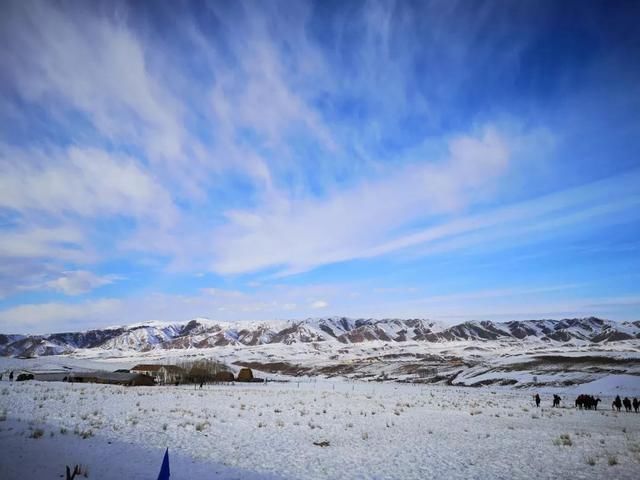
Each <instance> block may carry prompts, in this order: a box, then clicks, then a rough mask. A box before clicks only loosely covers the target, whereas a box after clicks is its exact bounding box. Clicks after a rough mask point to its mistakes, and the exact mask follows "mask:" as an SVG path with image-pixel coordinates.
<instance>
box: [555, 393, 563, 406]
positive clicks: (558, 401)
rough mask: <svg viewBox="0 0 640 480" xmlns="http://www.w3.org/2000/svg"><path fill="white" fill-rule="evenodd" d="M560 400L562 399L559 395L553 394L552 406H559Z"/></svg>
mask: <svg viewBox="0 0 640 480" xmlns="http://www.w3.org/2000/svg"><path fill="white" fill-rule="evenodd" d="M560 400H562V399H561V398H560V395H554V396H553V406H554V407H559V406H560Z"/></svg>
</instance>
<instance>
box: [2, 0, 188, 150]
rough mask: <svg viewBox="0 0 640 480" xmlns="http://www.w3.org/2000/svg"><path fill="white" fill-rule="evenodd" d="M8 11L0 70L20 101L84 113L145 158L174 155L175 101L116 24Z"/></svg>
mask: <svg viewBox="0 0 640 480" xmlns="http://www.w3.org/2000/svg"><path fill="white" fill-rule="evenodd" d="M11 7H12V8H9V9H7V11H6V12H5V14H6V16H5V21H3V23H2V26H3V30H4V31H5V35H6V36H7V37H8V38H10V39H11V45H12V46H13V48H12V49H11V50H9V51H5V52H3V55H2V56H1V57H0V65H2V68H3V71H6V72H7V74H9V75H10V76H11V78H12V79H13V84H14V85H15V86H16V87H17V88H18V91H19V93H20V94H21V95H23V96H24V97H25V98H27V99H29V100H31V101H35V102H39V101H44V100H47V101H51V100H54V101H55V100H59V101H60V102H62V103H58V106H60V105H61V104H64V105H65V106H67V107H71V108H73V109H76V110H78V111H81V112H84V113H86V114H88V116H89V119H90V121H91V122H92V123H93V125H94V126H95V127H96V128H97V129H98V130H99V131H100V132H101V133H102V134H104V135H105V136H106V137H107V138H112V139H113V138H121V139H126V140H129V141H134V142H137V143H139V144H142V145H145V146H146V148H147V150H148V151H149V152H151V153H153V156H152V158H157V157H158V156H162V157H167V156H169V157H171V156H176V155H178V154H179V153H180V151H181V148H182V141H183V139H182V137H183V131H182V127H181V125H180V122H179V120H178V118H177V115H176V105H175V101H174V100H173V99H172V98H171V97H170V95H169V94H168V93H167V91H166V90H165V89H164V88H163V87H162V86H161V85H160V83H159V82H157V81H156V80H155V78H154V76H153V75H152V74H151V73H150V71H149V66H148V64H147V61H146V59H145V52H144V50H143V47H142V45H141V43H140V42H139V40H138V39H137V38H136V37H135V36H134V35H133V34H132V33H131V31H130V30H128V29H127V27H126V23H125V22H124V21H123V18H118V17H117V16H116V15H111V16H108V15H96V14H95V11H92V10H93V9H90V10H85V9H84V8H82V7H80V8H74V9H66V10H65V11H62V9H60V8H58V7H56V6H55V5H54V4H50V3H48V2H37V3H33V4H31V5H23V4H20V3H19V2H18V3H14V4H13V5H12V6H11ZM106 11H107V10H105V12H106ZM27 26H29V27H30V28H27Z"/></svg>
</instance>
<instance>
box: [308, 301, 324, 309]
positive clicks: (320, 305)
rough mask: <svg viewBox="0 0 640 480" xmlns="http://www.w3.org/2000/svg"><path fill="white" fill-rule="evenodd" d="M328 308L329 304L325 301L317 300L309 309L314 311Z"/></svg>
mask: <svg viewBox="0 0 640 480" xmlns="http://www.w3.org/2000/svg"><path fill="white" fill-rule="evenodd" d="M328 306H329V304H328V303H327V302H325V301H324V300H316V301H315V302H312V303H311V305H309V307H310V308H313V309H319V308H327V307H328Z"/></svg>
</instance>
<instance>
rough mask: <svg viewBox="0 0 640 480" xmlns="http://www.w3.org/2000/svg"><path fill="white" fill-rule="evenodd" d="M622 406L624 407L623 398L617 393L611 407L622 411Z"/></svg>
mask: <svg viewBox="0 0 640 480" xmlns="http://www.w3.org/2000/svg"><path fill="white" fill-rule="evenodd" d="M621 408H622V400H620V395H616V399H615V400H614V401H613V403H612V404H611V409H612V410H618V411H620V409H621Z"/></svg>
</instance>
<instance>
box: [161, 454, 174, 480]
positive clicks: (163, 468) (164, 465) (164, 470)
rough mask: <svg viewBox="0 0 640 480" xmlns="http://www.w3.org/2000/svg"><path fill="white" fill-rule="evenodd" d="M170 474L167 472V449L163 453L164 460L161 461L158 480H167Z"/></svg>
mask: <svg viewBox="0 0 640 480" xmlns="http://www.w3.org/2000/svg"><path fill="white" fill-rule="evenodd" d="M170 476H171V472H170V471H169V449H168V448H167V450H166V451H165V452H164V458H163V459H162V466H161V467H160V475H158V480H169V477H170Z"/></svg>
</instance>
